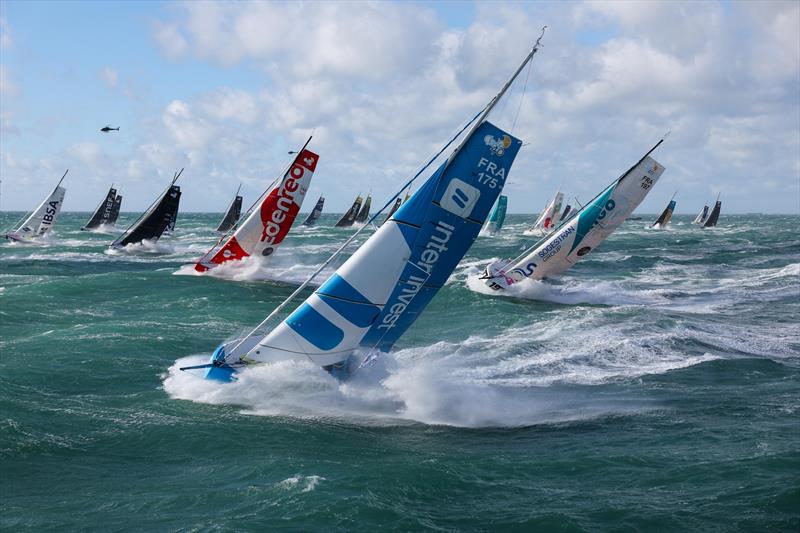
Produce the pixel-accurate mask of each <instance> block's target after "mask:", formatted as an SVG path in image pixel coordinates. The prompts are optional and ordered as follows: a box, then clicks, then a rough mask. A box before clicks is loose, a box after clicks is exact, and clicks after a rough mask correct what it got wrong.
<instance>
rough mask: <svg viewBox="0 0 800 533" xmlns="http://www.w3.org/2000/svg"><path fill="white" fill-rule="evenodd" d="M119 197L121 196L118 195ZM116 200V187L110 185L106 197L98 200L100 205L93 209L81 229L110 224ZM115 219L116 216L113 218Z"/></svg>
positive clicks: (111, 223)
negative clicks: (92, 212) (100, 200)
mask: <svg viewBox="0 0 800 533" xmlns="http://www.w3.org/2000/svg"><path fill="white" fill-rule="evenodd" d="M120 198H121V197H120ZM116 200H117V189H115V188H114V186H113V185H112V186H111V188H110V189H108V193H106V197H105V198H103V201H102V202H100V205H99V206H97V209H95V212H94V214H93V215H92V216H91V218H89V221H88V222H87V223H86V224H85V225H84V226H83V227H82V228H81V231H83V230H91V229H97V228H99V227H100V226H111V225H113V224H114V223H113V222H111V217H112V215H113V214H114V202H116ZM114 220H116V218H115V219H114Z"/></svg>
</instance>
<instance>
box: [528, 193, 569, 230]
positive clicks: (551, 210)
mask: <svg viewBox="0 0 800 533" xmlns="http://www.w3.org/2000/svg"><path fill="white" fill-rule="evenodd" d="M563 202H564V194H563V193H562V192H561V191H556V194H555V196H553V198H552V199H551V200H550V201H549V202H547V205H546V206H545V208H544V210H542V212H541V214H540V215H539V218H537V219H536V222H534V224H533V227H531V228H530V229H528V230H527V231H525V235H536V234H539V235H541V234H544V233H548V232H550V231H553V228H555V226H556V223H557V222H558V215H559V213H560V212H561V204H562V203H563Z"/></svg>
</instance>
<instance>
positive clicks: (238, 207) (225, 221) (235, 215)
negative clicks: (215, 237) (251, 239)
mask: <svg viewBox="0 0 800 533" xmlns="http://www.w3.org/2000/svg"><path fill="white" fill-rule="evenodd" d="M239 189H241V185H240V186H239ZM239 189H237V190H236V194H235V195H234V197H233V200H231V204H230V205H229V206H228V210H227V211H226V212H225V216H224V217H222V220H221V221H220V223H219V226H217V230H216V231H218V232H220V233H226V232H227V231H228V230H229V229H231V228H232V227H233V226H235V225H236V223H237V222H239V217H240V216H242V197H241V196H239Z"/></svg>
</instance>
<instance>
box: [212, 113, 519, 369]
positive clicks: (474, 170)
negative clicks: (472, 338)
mask: <svg viewBox="0 0 800 533" xmlns="http://www.w3.org/2000/svg"><path fill="white" fill-rule="evenodd" d="M520 145H521V143H520V141H519V140H518V139H515V138H513V137H511V136H510V135H508V134H507V133H506V132H504V131H502V130H500V129H499V128H497V127H496V126H494V125H493V124H491V123H489V122H483V123H482V124H480V126H478V127H477V128H476V129H475V130H474V131H473V133H472V135H470V136H469V137H467V139H466V140H465V141H464V144H463V145H462V147H461V149H460V150H458V151H456V152H455V154H454V155H453V156H451V158H450V159H449V160H448V161H447V162H445V163H444V164H442V166H441V167H439V169H438V170H436V172H434V173H433V175H432V176H431V177H430V178H428V180H427V181H426V182H425V184H424V185H422V187H420V189H418V190H417V192H416V193H415V194H414V195H413V196H412V197H411V199H410V200H409V201H408V202H406V203H405V204H403V205H402V207H400V209H398V210H397V212H396V213H395V214H394V216H393V217H392V218H391V219H390V220H389V221H388V222H387V223H386V224H383V225H382V226H381V227H380V229H378V231H377V232H375V233H374V234H373V235H372V236H371V237H370V238H369V240H367V242H365V243H364V244H363V245H362V246H361V247H360V248H359V249H358V250H357V251H356V252H355V253H354V254H353V255H352V256H351V257H350V258H349V259H348V260H347V261H346V262H345V263H344V264H343V265H342V266H341V267H339V269H338V270H337V271H336V272H335V273H334V274H333V275H332V276H331V277H330V278H328V280H327V281H325V283H323V284H322V286H320V287H319V288H318V289H317V290H316V291H315V292H314V293H313V294H312V295H311V296H310V297H309V298H308V299H306V301H305V302H303V303H302V304H300V306H299V307H298V308H297V309H295V311H294V312H292V313H291V314H290V315H289V316H288V317H287V318H286V319H285V320H284V321H283V322H282V323H281V324H279V325H278V326H277V327H276V328H275V329H273V330H272V331H271V332H270V333H269V334H267V335H266V336H265V337H263V338H261V339H260V340H259V341H258V342H257V343H256V344H255V345H253V344H252V343H248V342H242V343H241V345H240V346H239V350H238V352H237V350H236V349H234V348H235V346H230V343H229V345H223V347H221V348H220V349H218V350H217V352H215V356H214V358H215V361H217V362H218V364H216V365H214V366H212V367H211V368H209V369H208V372H207V376H208V377H216V378H218V379H228V378H229V376H230V371H229V370H228V369H227V368H222V366H221V364H220V363H221V362H222V360H224V361H225V362H226V363H227V364H229V365H230V364H240V362H241V361H246V362H274V361H281V360H287V359H299V360H306V359H310V360H312V361H313V362H315V363H317V364H318V365H320V366H323V367H326V368H329V369H330V368H332V365H340V364H343V363H344V362H345V361H346V360H347V359H348V358H349V357H350V356H351V355H352V354H353V353H354V352H356V351H357V350H359V349H363V350H366V351H371V350H373V349H378V350H381V351H387V350H389V349H390V348H391V346H392V345H393V344H394V343H395V341H396V340H397V339H398V338H399V337H400V336H401V335H402V334H403V333H404V332H405V331H406V330H407V329H408V328H409V327H410V326H411V324H413V323H414V321H415V320H416V319H417V318H418V317H419V315H420V314H421V313H422V311H423V310H424V308H425V307H426V306H427V304H428V303H429V302H430V301H431V299H432V298H433V297H434V296H435V295H436V293H437V292H438V290H439V289H440V288H441V287H442V286H443V285H444V284H445V282H446V281H447V278H448V277H450V274H451V273H452V272H453V270H454V269H455V267H456V265H457V264H458V262H459V261H460V260H461V258H462V257H463V256H464V254H465V253H466V251H467V250H468V249H469V247H470V246H471V245H472V243H473V242H474V241H475V238H476V237H477V236H478V232H479V231H480V229H481V226H482V225H483V223H484V221H485V220H486V217H487V216H488V214H489V210H490V209H491V208H492V205H493V204H494V202H495V200H496V199H497V196H498V195H499V193H500V191H501V190H502V188H503V184H504V183H505V180H506V178H507V177H508V172H509V170H510V168H511V164H512V162H513V161H514V158H515V157H516V154H517V151H518V150H519V147H520ZM226 349H230V350H231V352H232V353H225V350H226Z"/></svg>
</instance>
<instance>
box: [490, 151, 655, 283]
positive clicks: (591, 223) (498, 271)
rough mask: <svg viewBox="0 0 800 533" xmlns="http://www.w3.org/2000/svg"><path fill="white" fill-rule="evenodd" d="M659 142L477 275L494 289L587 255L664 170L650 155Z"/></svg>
mask: <svg viewBox="0 0 800 533" xmlns="http://www.w3.org/2000/svg"><path fill="white" fill-rule="evenodd" d="M662 142H664V139H661V140H660V141H658V143H657V144H656V145H655V146H653V147H652V148H651V149H650V150H649V151H648V152H647V153H646V154H645V155H644V157H642V158H641V159H640V160H639V161H638V162H637V163H636V164H635V165H633V166H632V167H631V168H630V169H629V170H628V171H626V172H625V173H624V174H623V175H622V176H620V177H619V178H617V179H616V180H615V181H614V182H613V183H612V184H611V185H609V186H608V187H606V188H605V189H604V190H603V192H601V193H600V194H598V195H597V196H596V197H595V198H594V199H593V200H592V201H591V202H589V203H588V204H586V205H585V206H583V207H582V208H581V209H580V210H579V211H578V212H577V213H575V215H573V216H572V218H570V219H569V220H568V221H567V222H565V223H563V224H561V225H560V226H559V227H558V228H557V230H556V231H554V232H553V233H552V234H551V235H549V236H547V237H545V238H543V239H541V240H540V241H539V242H537V243H536V244H534V245H533V246H531V247H530V248H528V249H527V250H525V251H524V252H522V253H521V254H520V255H519V256H518V257H517V258H515V259H511V260H509V261H495V262H494V263H492V264H490V265H489V266H487V267H486V270H485V271H484V273H483V275H482V276H481V279H482V280H484V282H485V283H486V284H487V285H488V286H489V287H490V288H492V289H494V290H504V289H507V288H508V287H509V286H510V285H513V284H514V283H518V282H520V281H523V280H525V279H528V278H529V279H542V278H545V277H551V276H554V275H556V274H561V273H562V272H564V271H565V270H567V269H568V268H569V267H571V266H572V265H573V264H575V263H576V262H578V261H580V260H581V259H582V258H583V257H586V255H587V254H588V253H589V252H591V251H592V250H593V249H594V248H597V246H598V245H599V244H600V243H602V242H603V241H604V240H606V239H607V238H608V236H609V235H611V234H612V233H613V232H614V230H616V229H617V228H618V227H619V226H620V224H622V223H623V222H624V221H625V219H626V218H628V216H629V215H630V214H631V213H632V212H633V210H634V209H636V207H638V205H639V204H640V203H642V200H644V198H645V196H647V193H648V192H650V190H651V189H652V188H653V185H655V183H656V182H657V181H658V178H659V177H660V176H661V174H662V173H663V172H664V167H663V166H661V165H660V164H659V163H658V162H657V161H656V160H655V159H653V158H651V157H650V154H651V153H653V151H654V150H655V149H656V148H658V147H659V146H660V145H661V143H662Z"/></svg>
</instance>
